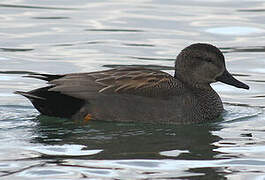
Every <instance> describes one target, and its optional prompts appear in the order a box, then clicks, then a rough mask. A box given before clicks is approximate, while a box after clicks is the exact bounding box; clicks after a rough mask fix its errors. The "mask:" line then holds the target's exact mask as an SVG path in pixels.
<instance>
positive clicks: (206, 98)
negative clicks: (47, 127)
mask: <svg viewBox="0 0 265 180" xmlns="http://www.w3.org/2000/svg"><path fill="white" fill-rule="evenodd" d="M29 77H33V78H38V79H42V80H46V81H48V84H49V86H47V87H44V88H39V89H36V90H33V91H30V92H19V91H18V92H17V93H19V94H21V95H23V96H25V97H27V98H29V99H30V101H31V102H32V104H33V105H34V106H35V107H36V109H38V110H39V111H40V112H41V113H42V114H45V115H50V116H57V117H66V118H71V119H75V120H83V119H85V118H86V117H88V116H89V117H91V118H92V119H94V120H105V121H121V122H150V123H171V124H188V123H198V122H206V121H211V120H214V119H216V118H217V117H218V116H220V114H221V113H222V111H223V105H222V101H221V99H220V97H219V96H218V94H217V93H216V92H215V91H214V90H213V89H212V88H211V86H210V83H212V82H216V81H221V82H224V83H227V84H230V85H233V86H236V87H239V88H244V89H248V86H247V85H245V84H244V83H242V82H240V81H238V80H236V79H234V78H233V77H232V75H231V74H229V73H228V71H227V70H226V68H225V63H224V57H223V54H222V53H221V52H220V51H219V50H218V48H216V47H214V46H212V45H209V44H193V45H191V46H189V47H187V48H185V49H184V50H182V52H181V53H180V54H179V55H178V56H177V59H176V62H175V75H174V77H173V76H171V75H170V74H168V73H165V72H162V71H158V70H151V69H145V68H116V69H111V70H106V71H97V72H91V73H76V74H65V75H48V74H32V75H30V76H29Z"/></svg>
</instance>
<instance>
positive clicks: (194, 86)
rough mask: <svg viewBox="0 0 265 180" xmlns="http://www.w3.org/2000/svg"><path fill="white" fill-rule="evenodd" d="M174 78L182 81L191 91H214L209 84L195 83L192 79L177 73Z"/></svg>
mask: <svg viewBox="0 0 265 180" xmlns="http://www.w3.org/2000/svg"><path fill="white" fill-rule="evenodd" d="M174 78H175V79H178V80H179V81H181V82H182V83H183V84H184V85H185V86H188V87H189V89H194V90H197V91H201V90H203V91H205V90H206V91H207V90H213V89H212V87H211V86H210V84H209V83H198V82H195V81H194V80H193V79H192V78H189V77H183V76H182V75H181V74H177V73H176V72H175V74H174Z"/></svg>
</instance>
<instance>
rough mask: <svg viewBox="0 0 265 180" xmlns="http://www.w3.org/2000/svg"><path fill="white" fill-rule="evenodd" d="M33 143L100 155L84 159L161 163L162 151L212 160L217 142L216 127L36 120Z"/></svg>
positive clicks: (193, 158) (187, 157)
mask: <svg viewBox="0 0 265 180" xmlns="http://www.w3.org/2000/svg"><path fill="white" fill-rule="evenodd" d="M35 120H36V121H38V125H37V128H36V129H35V138H34V139H33V142H36V143H42V144H44V145H54V144H56V145H58V144H59V145H64V144H78V145H84V146H86V147H87V149H102V150H103V151H102V152H101V153H99V154H95V155H93V156H87V157H83V156H82V158H84V159H139V158H147V159H163V158H169V157H167V156H164V155H161V153H160V152H162V151H170V150H185V151H188V153H182V154H180V155H179V156H170V158H171V159H172V158H174V159H192V160H196V159H201V160H206V159H208V160H209V159H214V157H215V155H216V154H217V153H218V152H215V151H213V149H214V148H215V146H214V145H213V143H214V142H217V141H219V140H220V139H221V138H220V137H218V136H215V135H213V134H212V133H211V131H216V130H218V129H220V128H221V127H218V125H217V124H216V123H212V124H196V125H181V126H172V125H161V124H160V125H158V124H142V123H109V122H98V121H90V122H89V123H87V124H85V125H84V124H78V123H76V122H73V121H69V120H67V119H60V118H52V117H48V116H42V115H40V116H38V117H37V118H36V119H35Z"/></svg>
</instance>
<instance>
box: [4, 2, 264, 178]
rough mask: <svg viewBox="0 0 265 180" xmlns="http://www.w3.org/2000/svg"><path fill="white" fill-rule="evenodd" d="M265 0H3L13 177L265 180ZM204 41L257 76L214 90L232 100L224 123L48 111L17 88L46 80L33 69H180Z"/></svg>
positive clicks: (9, 173) (236, 69)
mask: <svg viewBox="0 0 265 180" xmlns="http://www.w3.org/2000/svg"><path fill="white" fill-rule="evenodd" d="M264 11H265V4H264V2H263V1H258V0H257V1H252V0H251V1H250V0H242V1H233V2H231V1H226V0H218V1H210V0H204V1H197V0H193V1H173V0H163V1H162V0H144V1H120V0H115V1H114V0H109V1H107V0H105V1H95V0H93V1H85V0H65V1H59V0H53V1H51V0H46V1H36V0H34V1H33V0H27V1H26V0H2V1H1V3H0V19H1V21H0V27H1V28H0V37H1V41H0V63H1V67H0V71H1V73H0V87H1V88H0V121H1V122H0V143H1V147H0V177H1V178H2V179H12V180H13V179H77V178H87V179H177V178H180V179H181V178H182V179H199V178H205V179H226V178H228V179H258V180H260V179H265V155H264V154H265V153H264V152H265V126H264V122H265V121H264V119H265V113H264V107H265V100H264V97H265V93H264V92H265V88H264V87H265V86H264V85H265V80H264V79H265V46H264V40H265V36H264V32H265V26H264V20H265V15H264ZM194 42H208V43H212V44H214V45H216V46H218V47H220V48H221V50H222V51H223V52H224V53H225V57H226V62H227V68H228V69H229V71H230V72H232V73H233V74H234V75H235V76H236V77H237V78H238V79H240V80H242V81H244V82H246V83H247V84H248V85H250V88H251V89H250V90H249V91H246V90H241V89H237V88H234V87H230V86H227V85H224V84H221V83H216V84H214V85H213V88H214V89H215V90H216V91H217V92H218V93H219V94H220V96H221V98H222V100H223V102H224V103H225V109H226V112H225V113H224V115H223V118H222V119H220V120H219V121H218V122H215V123H208V124H199V125H198V124H197V125H189V126H167V125H150V124H133V123H128V124H126V123H105V122H90V123H88V124H85V125H82V124H76V123H75V122H71V121H69V120H66V119H59V118H52V117H46V116H39V114H38V112H37V111H36V110H35V109H34V108H33V107H32V105H31V104H30V103H29V102H28V101H27V100H26V99H25V98H23V97H21V96H18V95H15V94H13V93H12V92H13V91H15V90H22V91H27V90H30V89H34V88H37V87H41V86H43V85H44V82H42V81H38V80H34V79H27V78H23V77H22V76H24V75H27V73H29V72H44V73H70V72H87V71H94V70H102V69H107V68H109V67H116V66H123V65H132V66H134V65H140V66H149V67H153V68H156V69H161V70H165V71H167V72H169V73H171V74H173V69H172V66H173V64H174V59H175V56H176V54H177V53H178V52H179V51H180V50H181V49H182V48H184V47H185V46H187V45H189V44H191V43H194Z"/></svg>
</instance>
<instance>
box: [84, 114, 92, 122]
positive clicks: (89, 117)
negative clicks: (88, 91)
mask: <svg viewBox="0 0 265 180" xmlns="http://www.w3.org/2000/svg"><path fill="white" fill-rule="evenodd" d="M91 119H92V115H91V114H87V115H86V116H85V117H84V123H87V122H88V121H90V120H91Z"/></svg>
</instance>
